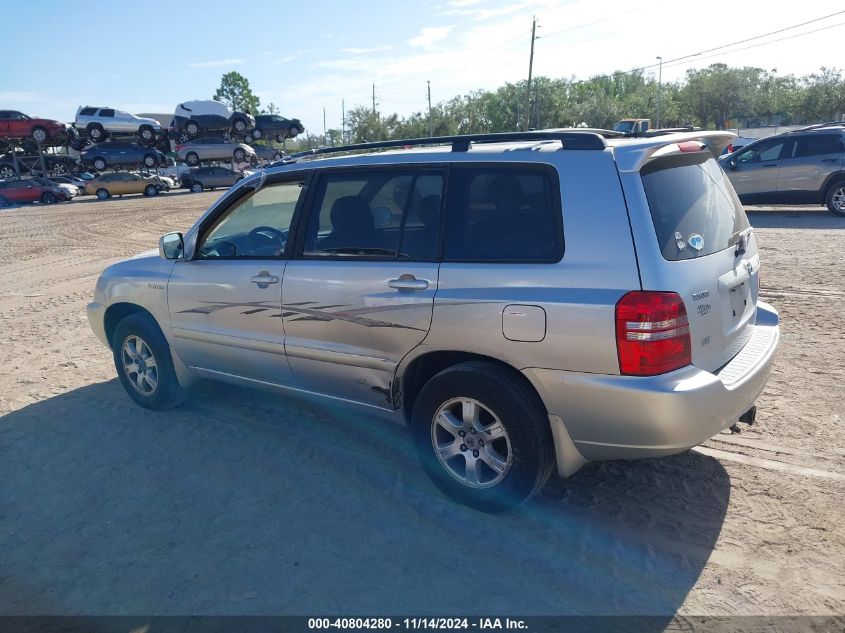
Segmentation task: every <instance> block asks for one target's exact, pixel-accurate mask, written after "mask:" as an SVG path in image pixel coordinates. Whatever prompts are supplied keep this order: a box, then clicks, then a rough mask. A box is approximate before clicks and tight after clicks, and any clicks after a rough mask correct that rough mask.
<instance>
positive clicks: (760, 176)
mask: <svg viewBox="0 0 845 633" xmlns="http://www.w3.org/2000/svg"><path fill="white" fill-rule="evenodd" d="M719 162H720V163H721V164H722V167H724V168H725V171H726V172H727V174H728V177H729V178H730V180H731V183H732V184H733V186H734V189H736V192H737V194H739V199H740V200H741V201H742V202H743V203H744V204H826V205H827V208H828V209H830V212H831V213H833V214H834V215H838V216H841V217H845V123H826V124H821V125H814V126H810V127H807V128H803V129H800V130H795V131H793V132H786V133H784V134H778V135H776V136H770V137H768V138H764V139H761V140H759V141H756V142H754V143H751V144H750V145H746V146H745V147H743V148H742V149H740V150H737V151H735V152H733V153H731V154H727V155H725V156H723V157H721V158H720V159H719Z"/></svg>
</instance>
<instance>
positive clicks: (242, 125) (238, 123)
mask: <svg viewBox="0 0 845 633" xmlns="http://www.w3.org/2000/svg"><path fill="white" fill-rule="evenodd" d="M232 129H233V130H234V131H235V133H237V134H243V133H244V132H246V121H244V120H243V119H235V120H234V121H233V122H232Z"/></svg>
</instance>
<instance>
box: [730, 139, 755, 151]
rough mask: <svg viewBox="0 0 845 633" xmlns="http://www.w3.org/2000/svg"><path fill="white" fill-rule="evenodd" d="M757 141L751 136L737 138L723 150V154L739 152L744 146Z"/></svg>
mask: <svg viewBox="0 0 845 633" xmlns="http://www.w3.org/2000/svg"><path fill="white" fill-rule="evenodd" d="M756 140H757V139H756V138H755V137H753V136H737V137H736V138H735V139H734V140H733V141H731V142H730V144H729V145H728V146H727V147H726V148H725V151H724V154H730V153H732V152H737V151H739V150H741V149H742V148H743V147H745V146H746V145H750V144H751V143H753V142H754V141H756Z"/></svg>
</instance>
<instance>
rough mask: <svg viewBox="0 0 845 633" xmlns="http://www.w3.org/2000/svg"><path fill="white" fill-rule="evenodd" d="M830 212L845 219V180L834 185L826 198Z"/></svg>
mask: <svg viewBox="0 0 845 633" xmlns="http://www.w3.org/2000/svg"><path fill="white" fill-rule="evenodd" d="M824 201H825V204H827V208H828V210H829V211H830V212H831V213H832V214H833V215H835V216H838V217H840V218H845V180H840V181H838V182H835V183H833V186H832V187H831V188H830V189H828V190H827V195H826V196H825V198H824Z"/></svg>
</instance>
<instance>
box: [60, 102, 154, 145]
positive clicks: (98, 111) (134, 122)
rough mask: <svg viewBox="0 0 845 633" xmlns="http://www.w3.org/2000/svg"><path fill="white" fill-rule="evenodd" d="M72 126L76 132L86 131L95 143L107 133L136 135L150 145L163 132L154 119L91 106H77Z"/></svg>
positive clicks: (101, 139) (103, 138)
mask: <svg viewBox="0 0 845 633" xmlns="http://www.w3.org/2000/svg"><path fill="white" fill-rule="evenodd" d="M73 125H74V127H75V128H76V129H77V130H86V131H87V132H88V136H90V137H91V140H93V141H94V142H95V143H99V142H100V141H103V140H105V138H106V135H107V134H108V133H123V134H137V135H138V136H139V137H140V138H141V140H143V141H144V142H145V143H152V142H153V141H155V139H156V136H157V135H159V134H161V133H162V131H163V130H162V127H161V123H159V122H158V121H156V120H155V119H146V118H142V117H137V116H135V115H134V114H130V113H129V112H124V111H123V110H115V109H114V108H100V107H92V106H79V108H78V109H77V110H76V118H75V119H74V123H73Z"/></svg>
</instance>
